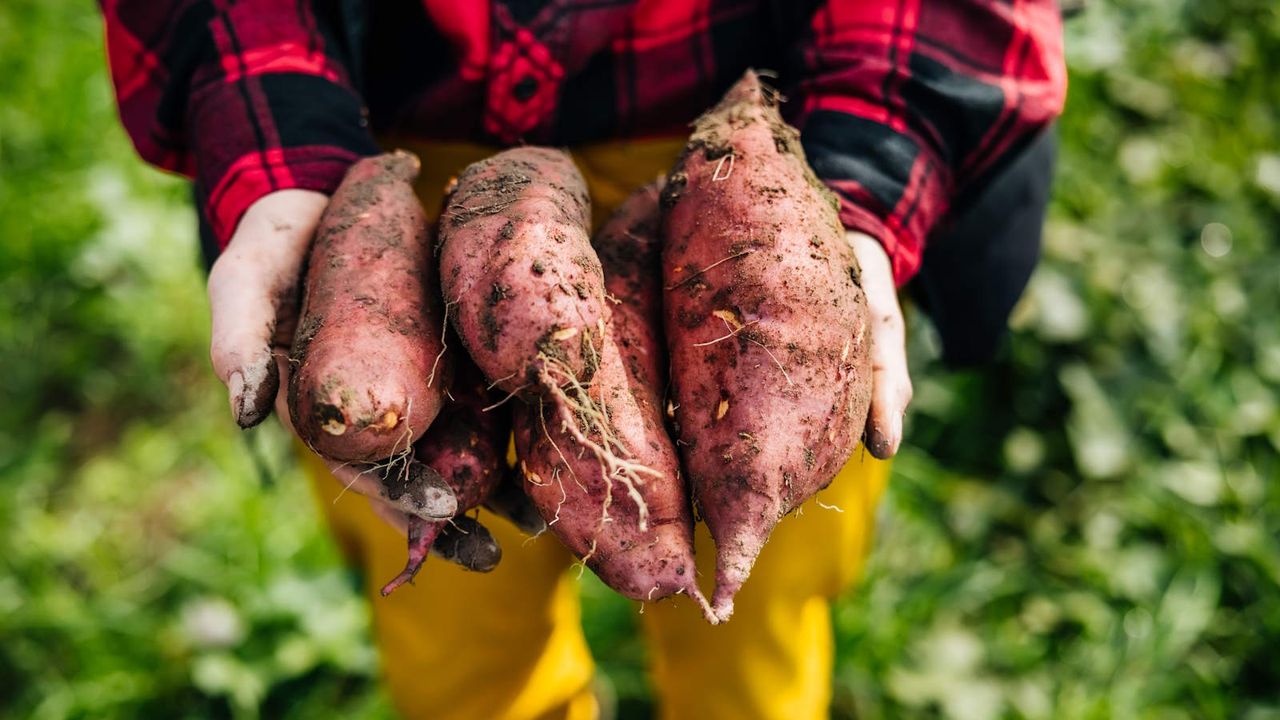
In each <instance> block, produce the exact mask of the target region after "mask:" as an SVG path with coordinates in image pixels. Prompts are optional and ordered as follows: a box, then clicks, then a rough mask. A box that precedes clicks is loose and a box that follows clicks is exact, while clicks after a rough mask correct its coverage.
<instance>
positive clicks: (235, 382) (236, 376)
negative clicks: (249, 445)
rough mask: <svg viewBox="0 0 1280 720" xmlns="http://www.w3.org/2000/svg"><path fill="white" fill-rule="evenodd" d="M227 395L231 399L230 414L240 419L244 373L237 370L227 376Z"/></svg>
mask: <svg viewBox="0 0 1280 720" xmlns="http://www.w3.org/2000/svg"><path fill="white" fill-rule="evenodd" d="M227 395H228V397H230V399H231V415H232V416H233V417H235V419H236V422H239V421H240V406H241V405H242V404H243V403H244V375H243V374H242V373H241V372H240V371H239V370H237V371H235V372H233V373H231V377H229V378H227Z"/></svg>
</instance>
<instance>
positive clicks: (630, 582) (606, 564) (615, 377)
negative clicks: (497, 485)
mask: <svg viewBox="0 0 1280 720" xmlns="http://www.w3.org/2000/svg"><path fill="white" fill-rule="evenodd" d="M657 200H658V192H657V188H656V187H653V186H651V187H647V188H644V189H643V190H641V191H639V192H637V193H636V194H634V195H633V196H632V197H631V198H630V199H628V201H627V202H626V203H625V204H624V205H623V206H622V207H621V208H620V209H619V211H618V213H617V214H615V216H614V217H613V218H612V219H611V220H610V222H609V223H608V224H607V225H606V226H605V227H604V228H603V229H602V230H601V231H600V233H599V234H598V235H597V236H596V239H595V245H596V248H597V250H598V251H599V253H600V257H601V260H602V261H603V263H604V270H605V283H606V287H607V289H608V292H609V293H610V295H612V296H613V297H615V298H616V299H617V300H619V301H620V302H619V304H617V305H613V306H611V318H610V320H609V323H608V325H607V329H606V335H605V342H604V354H603V359H602V361H601V365H600V369H599V370H598V371H597V372H596V375H595V378H594V379H593V380H592V383H591V388H590V394H591V396H592V398H593V399H594V400H595V401H596V404H597V406H601V407H606V408H608V413H609V417H610V419H611V420H612V424H613V429H614V432H616V433H617V435H618V437H619V439H620V440H621V443H622V445H623V446H625V447H626V448H627V449H628V450H629V451H630V456H629V459H630V460H632V461H634V462H637V463H640V464H642V465H644V466H646V467H648V468H651V469H652V470H655V471H657V472H656V474H655V475H645V476H643V478H642V480H643V482H642V483H641V484H639V485H638V487H637V488H636V489H637V490H638V492H639V495H640V496H641V498H642V499H643V502H644V504H645V506H646V507H647V510H648V514H647V527H646V529H644V530H641V528H640V517H641V516H640V512H639V506H638V505H637V504H636V502H635V501H634V499H633V498H632V497H631V496H629V495H628V492H627V490H626V489H625V487H624V484H623V481H622V480H621V479H617V478H614V479H613V480H612V481H610V480H609V479H607V478H606V477H604V473H603V471H602V466H601V464H600V462H599V461H598V459H597V457H596V456H595V455H593V454H592V453H591V452H583V451H582V449H581V448H580V447H579V446H578V444H577V442H576V440H575V439H574V438H573V437H572V436H571V435H570V434H569V433H567V432H565V431H564V430H563V429H562V422H563V420H564V416H563V415H561V414H557V413H556V411H555V410H554V409H553V408H551V407H550V406H549V405H547V404H542V405H539V404H537V403H535V404H531V405H527V406H521V407H517V408H516V410H515V440H516V451H517V455H518V457H519V458H520V463H521V470H522V471H523V473H524V478H525V491H526V492H527V493H528V494H529V497H530V498H531V499H532V500H533V503H534V505H535V506H536V507H537V508H538V509H539V511H540V512H541V513H542V516H543V518H544V519H545V520H546V521H547V523H548V526H549V527H550V529H551V530H552V532H554V533H555V534H556V535H557V537H559V538H560V540H561V541H562V542H564V544H565V545H566V546H568V548H569V549H570V550H571V551H572V552H573V553H574V554H575V555H577V556H578V557H579V558H583V559H584V560H585V562H586V564H587V566H588V567H590V568H591V569H592V570H593V571H594V572H595V573H596V575H598V576H599V577H600V579H601V580H603V581H604V582H605V584H607V585H609V586H610V587H612V588H613V589H614V590H616V591H618V592H619V593H621V594H622V595H624V596H626V597H629V598H632V599H635V600H657V599H660V598H663V597H667V596H669V595H672V594H674V593H678V592H684V593H687V594H690V595H691V596H693V597H694V598H695V599H696V600H697V601H699V603H700V604H701V605H703V606H704V607H705V606H706V601H705V599H703V597H702V594H701V592H700V591H699V590H698V587H697V583H696V567H695V565H694V561H693V517H692V512H691V508H690V504H689V500H688V491H687V488H686V487H685V484H684V481H683V479H682V478H681V475H680V467H679V461H678V458H677V455H676V452H675V448H674V446H673V445H672V443H671V439H670V437H669V436H668V434H667V431H666V428H665V426H664V424H663V418H662V398H661V394H660V393H661V392H662V390H663V388H664V387H665V352H664V350H663V341H662V337H661V324H660V323H661V316H660V313H659V312H658V308H659V303H660V297H661V295H660V293H661V287H660V285H659V283H660V278H659V276H658V262H659V257H660V253H659V243H658V237H657ZM593 430H594V429H593ZM591 436H592V437H593V439H594V440H596V441H597V442H598V441H599V433H598V430H597V431H594V432H593V433H592V434H591ZM611 484H612V491H611V497H609V498H608V500H606V497H607V496H610V485H611ZM606 503H607V514H608V517H609V522H607V523H604V522H602V520H603V518H604V517H605V513H606ZM705 609H706V611H707V614H708V616H710V613H709V610H710V608H709V607H705Z"/></svg>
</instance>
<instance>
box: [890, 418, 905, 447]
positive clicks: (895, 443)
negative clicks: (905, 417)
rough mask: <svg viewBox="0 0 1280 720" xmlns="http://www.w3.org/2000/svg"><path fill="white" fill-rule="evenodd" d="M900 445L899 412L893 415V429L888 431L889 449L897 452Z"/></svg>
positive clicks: (900, 426) (900, 420) (900, 423)
mask: <svg viewBox="0 0 1280 720" xmlns="http://www.w3.org/2000/svg"><path fill="white" fill-rule="evenodd" d="M900 445H902V413H900V412H899V413H895V414H894V416H893V429H892V430H890V431H889V449H890V451H891V452H893V453H897V452H898V447H899V446H900Z"/></svg>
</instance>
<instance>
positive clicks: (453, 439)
mask: <svg viewBox="0 0 1280 720" xmlns="http://www.w3.org/2000/svg"><path fill="white" fill-rule="evenodd" d="M454 367H455V368H456V370H455V372H456V377H455V380H454V384H453V389H452V391H451V394H452V398H451V399H450V400H449V401H448V402H446V403H445V406H444V409H442V410H441V411H440V415H439V417H437V418H436V421H435V422H434V423H432V425H431V427H430V428H429V429H428V430H427V432H426V434H425V435H423V436H422V439H421V440H419V441H418V443H417V444H416V445H415V446H414V455H415V457H414V462H413V463H412V465H410V466H409V468H408V472H409V473H410V474H413V473H419V472H427V473H434V474H438V475H439V476H440V477H441V478H443V479H444V482H445V483H446V484H447V485H448V486H449V488H450V489H452V491H453V494H454V497H456V498H457V501H458V514H459V515H462V514H463V513H466V512H467V511H469V510H471V509H473V508H475V507H478V506H480V505H481V504H482V503H484V502H486V501H487V500H488V499H489V497H490V496H491V495H492V494H493V493H494V492H495V490H496V489H497V487H498V484H499V483H500V482H501V481H502V479H503V475H504V473H503V471H504V470H505V468H506V450H507V438H508V437H509V434H510V431H511V424H510V417H511V416H510V413H509V412H507V411H506V408H505V407H493V408H491V409H489V410H488V411H486V408H490V406H491V405H493V404H494V403H495V402H496V401H497V400H501V396H499V397H498V398H496V400H495V398H494V393H491V392H490V391H489V389H488V387H487V386H486V383H485V381H484V378H483V377H482V376H481V374H480V370H479V369H478V368H476V367H475V365H474V364H472V363H471V362H470V361H469V360H467V359H466V358H457V359H456V361H455V363H454ZM410 481H411V482H412V481H413V478H410ZM460 519H461V518H455V519H454V520H452V521H450V520H442V521H438V522H432V521H429V520H424V519H422V518H420V517H415V516H410V517H409V560H408V563H407V564H406V566H405V569H404V571H403V572H401V573H400V574H399V575H397V576H396V577H395V578H394V579H392V580H391V581H390V582H388V583H387V584H386V586H384V587H383V588H382V594H383V595H389V594H390V593H391V592H392V591H394V590H395V589H396V588H397V587H400V586H401V585H403V584H404V583H406V582H409V581H411V580H413V578H414V576H415V575H417V574H418V570H420V569H421V568H422V563H423V562H424V561H425V560H426V558H427V553H428V552H429V551H431V550H432V547H433V545H435V544H436V542H437V537H438V536H439V535H440V533H441V532H442V531H445V530H446V529H447V528H448V526H449V524H450V523H451V522H453V523H457V522H458V521H459V520H460ZM467 527H468V531H467V532H471V533H476V532H483V533H484V535H485V536H488V531H487V530H484V528H483V527H481V526H480V525H479V524H476V523H468V524H467ZM477 528H478V530H477ZM453 545H454V546H459V547H461V544H460V543H458V542H455V543H454V544H453ZM466 546H467V547H468V548H470V549H469V550H468V552H469V553H470V555H471V556H469V557H468V558H466V562H464V563H461V564H462V565H463V566H464V567H467V568H469V569H472V570H478V571H481V572H487V571H489V570H492V569H493V567H494V566H495V565H497V564H498V560H499V559H500V558H501V557H502V551H501V549H500V548H499V547H498V545H497V543H496V542H493V540H492V537H491V536H490V537H489V540H488V542H487V543H486V542H480V543H477V542H475V538H474V537H472V538H470V540H469V542H467V543H466ZM435 551H436V552H437V553H440V552H444V551H445V550H444V549H443V548H440V547H437V548H435Z"/></svg>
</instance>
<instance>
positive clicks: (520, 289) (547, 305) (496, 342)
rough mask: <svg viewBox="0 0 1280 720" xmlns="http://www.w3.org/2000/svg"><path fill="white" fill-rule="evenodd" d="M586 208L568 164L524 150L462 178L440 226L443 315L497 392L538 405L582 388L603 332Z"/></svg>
mask: <svg viewBox="0 0 1280 720" xmlns="http://www.w3.org/2000/svg"><path fill="white" fill-rule="evenodd" d="M590 226H591V206H590V200H589V198H588V196H587V190H586V185H585V183H584V182H583V179H582V176H581V175H580V174H579V173H578V169H577V168H576V167H575V166H574V164H573V160H572V159H571V158H570V157H569V155H568V154H567V153H565V152H563V151H560V150H556V149H552V148H539V147H520V148H514V149H511V150H506V151H503V152H500V153H498V154H496V155H494V156H492V157H490V158H487V159H485V160H482V161H480V162H477V163H473V164H472V165H470V166H468V167H467V168H466V169H465V170H464V171H463V172H462V174H461V175H460V176H459V177H458V179H457V182H456V184H455V186H454V187H453V189H452V191H451V192H450V194H449V197H448V200H447V202H446V205H445V209H444V213H443V215H442V217H441V222H440V234H439V256H440V282H441V288H442V289H443V291H444V298H445V306H446V311H447V312H446V314H447V315H448V316H449V319H450V320H451V321H452V323H453V326H454V327H455V328H456V329H457V331H458V334H459V335H460V336H461V337H462V342H463V344H464V345H465V346H466V348H467V351H468V352H469V353H470V354H471V357H472V358H474V359H475V361H476V364H477V365H478V366H479V367H480V369H481V370H482V371H483V372H484V374H485V376H486V377H487V378H488V379H489V381H490V382H491V383H493V384H494V385H495V386H496V387H499V388H501V389H503V390H506V391H507V392H520V393H521V394H522V395H525V396H527V397H533V396H536V395H538V394H539V393H540V392H541V391H542V389H543V388H545V387H548V386H549V385H551V384H555V385H560V384H564V383H567V382H580V383H586V382H587V381H588V380H590V378H591V376H592V374H593V373H594V372H595V368H596V366H597V365H598V364H599V356H600V338H601V327H602V324H603V322H604V286H603V279H602V277H601V271H600V261H599V259H598V258H597V257H596V254H595V252H594V251H593V250H592V249H591V245H590V233H589V228H590Z"/></svg>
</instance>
